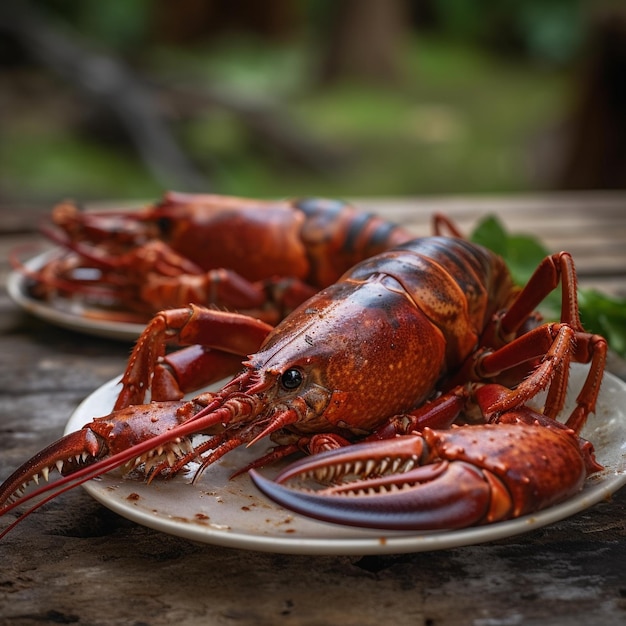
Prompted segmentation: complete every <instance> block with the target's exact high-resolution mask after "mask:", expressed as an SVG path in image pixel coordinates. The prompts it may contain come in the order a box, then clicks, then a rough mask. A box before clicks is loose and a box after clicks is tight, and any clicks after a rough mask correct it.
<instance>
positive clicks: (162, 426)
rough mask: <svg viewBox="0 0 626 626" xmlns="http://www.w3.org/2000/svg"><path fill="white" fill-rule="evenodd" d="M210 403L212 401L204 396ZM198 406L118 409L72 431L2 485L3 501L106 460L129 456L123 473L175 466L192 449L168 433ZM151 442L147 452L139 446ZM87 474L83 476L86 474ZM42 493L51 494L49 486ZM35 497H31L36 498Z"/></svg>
mask: <svg viewBox="0 0 626 626" xmlns="http://www.w3.org/2000/svg"><path fill="white" fill-rule="evenodd" d="M205 398H206V400H207V401H208V400H210V399H211V395H210V394H205ZM195 400H196V401H195V402H194V403H189V402H176V401H173V402H160V403H151V404H146V405H142V406H141V405H140V406H133V407H127V408H125V409H120V410H118V411H114V412H113V413H111V414H110V415H108V416H106V417H101V418H96V419H94V420H93V421H92V422H90V423H89V424H86V425H85V426H84V427H83V428H81V429H80V430H77V431H74V432H72V433H69V434H67V435H65V436H64V437H62V438H61V439H58V440H57V441H55V442H54V443H52V444H50V445H49V446H47V447H46V448H44V449H43V450H41V451H40V452H38V453H37V454H36V455H35V456H34V457H32V458H31V459H30V460H28V461H27V462H26V463H24V464H23V465H22V466H21V467H19V468H18V469H17V470H16V471H15V472H13V474H12V475H11V476H10V477H9V478H8V479H7V480H6V481H5V482H4V483H3V484H2V490H1V491H0V501H2V502H7V503H8V507H7V508H9V507H10V503H12V502H15V503H17V502H18V501H19V500H20V499H21V498H22V497H23V495H24V492H25V490H26V489H27V487H28V486H29V485H30V484H31V483H35V484H36V485H39V481H40V478H43V480H44V481H45V482H47V481H48V477H49V475H50V473H51V472H54V471H55V470H56V471H58V472H59V473H60V474H61V475H62V476H65V477H68V476H73V475H77V476H80V475H82V474H81V471H83V470H88V468H89V467H90V466H92V465H94V464H96V463H98V462H101V461H103V460H105V459H107V458H112V457H114V456H115V458H116V459H118V463H117V464H118V465H119V464H120V463H119V459H120V455H122V456H123V455H124V454H126V456H127V458H126V459H125V461H124V460H123V459H122V463H124V462H125V466H123V470H124V471H125V472H126V473H128V472H129V471H131V470H132V469H133V468H134V467H138V466H139V465H141V466H142V470H143V471H144V472H145V473H146V474H149V473H150V471H151V470H152V469H153V468H157V467H159V468H160V467H162V466H163V464H167V465H168V466H173V465H175V463H176V462H177V461H178V460H180V459H182V458H186V457H187V455H189V454H190V453H192V451H193V448H192V446H191V443H190V441H189V440H188V439H187V438H186V437H176V438H174V439H170V438H168V436H167V433H168V432H169V431H170V430H171V429H172V428H174V427H175V426H177V425H178V424H180V423H181V422H182V421H183V420H184V419H185V418H188V415H189V413H190V412H198V411H200V410H201V409H202V408H204V407H203V405H202V404H200V403H199V401H198V400H199V398H196V399H195ZM159 435H165V436H166V441H164V442H163V443H162V444H161V445H157V446H156V447H155V444H154V442H155V437H158V436H159ZM146 441H149V442H150V443H149V447H148V449H147V450H145V451H142V449H141V447H140V444H141V443H145V442H146ZM82 473H84V472H82ZM42 489H43V490H46V491H47V490H48V488H47V487H46V486H44V487H42ZM35 495H36V492H35V493H32V494H29V496H35Z"/></svg>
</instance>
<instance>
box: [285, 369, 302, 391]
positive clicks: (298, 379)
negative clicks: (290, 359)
mask: <svg viewBox="0 0 626 626" xmlns="http://www.w3.org/2000/svg"><path fill="white" fill-rule="evenodd" d="M280 383H281V385H282V386H283V388H284V389H289V390H293V389H297V388H298V387H299V386H300V385H301V384H302V372H301V371H300V370H299V369H296V368H295V367H291V368H289V369H288V370H285V372H283V375H282V376H281V377H280Z"/></svg>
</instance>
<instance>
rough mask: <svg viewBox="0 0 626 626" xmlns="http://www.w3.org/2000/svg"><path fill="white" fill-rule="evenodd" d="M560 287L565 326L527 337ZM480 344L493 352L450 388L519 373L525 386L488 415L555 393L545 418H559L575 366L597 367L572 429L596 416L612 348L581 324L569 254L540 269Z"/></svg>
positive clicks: (473, 361) (474, 361)
mask: <svg viewBox="0 0 626 626" xmlns="http://www.w3.org/2000/svg"><path fill="white" fill-rule="evenodd" d="M559 283H560V284H561V291H562V295H561V319H560V323H556V324H544V325H541V326H538V327H536V328H533V329H531V330H528V331H526V332H524V331H522V330H521V329H522V328H523V327H524V324H525V323H526V321H527V320H528V319H529V317H531V316H532V312H533V311H534V310H535V309H536V307H537V306H538V305H539V304H540V303H541V302H542V301H543V300H544V299H545V298H546V296H547V295H548V294H549V293H550V292H552V291H553V290H554V289H556V288H557V287H558V285H559ZM520 332H521V334H519V333H520ZM518 334H519V336H516V335H518ZM479 344H480V345H482V346H487V348H486V349H484V350H482V351H480V352H478V353H477V354H473V355H472V356H471V357H470V359H468V360H467V361H466V363H465V364H464V365H463V366H462V367H461V368H460V369H459V370H458V372H456V373H455V375H454V377H453V378H452V379H451V380H450V381H449V382H448V384H449V385H452V386H453V385H458V384H461V383H463V382H465V381H467V380H479V381H480V380H483V381H500V380H502V378H501V375H502V374H503V373H504V374H505V375H506V373H507V372H515V374H514V376H519V380H515V381H514V382H513V384H512V386H516V389H514V390H512V391H511V392H510V394H508V396H507V398H506V399H505V398H501V399H500V401H499V402H498V403H497V404H494V405H493V406H492V407H487V408H486V413H487V414H488V415H491V414H493V415H497V414H499V413H502V412H504V411H507V410H509V409H511V408H513V407H516V406H520V405H521V404H524V403H525V402H526V401H527V400H529V399H530V398H531V397H533V396H534V395H535V394H536V393H537V392H538V391H540V390H542V389H545V388H547V387H549V393H548V398H547V400H546V407H545V409H544V413H545V414H546V415H549V416H550V417H555V416H556V415H557V414H558V413H560V411H561V409H562V408H563V404H564V401H565V394H566V390H567V378H568V373H569V365H570V363H571V362H572V361H573V362H577V363H590V364H591V366H590V368H589V374H588V376H587V379H586V381H585V384H584V386H583V389H582V390H581V392H580V395H579V396H578V398H577V404H576V407H575V408H574V410H573V411H572V414H571V415H570V416H569V418H568V422H567V423H568V426H570V427H571V428H573V429H574V430H575V431H576V432H579V431H580V429H581V428H582V426H583V425H584V423H585V421H586V419H587V416H588V415H589V413H592V412H594V410H595V405H596V400H597V397H598V394H599V392H600V384H601V381H602V375H603V372H604V366H605V362H606V354H607V350H608V348H607V342H606V339H605V338H604V337H602V336H600V335H594V334H591V333H588V332H586V331H585V330H584V328H583V326H582V324H581V322H580V318H579V314H578V300H577V281H576V272H575V269H574V262H573V260H572V257H571V255H570V254H569V253H567V252H560V253H558V254H553V255H551V256H549V257H546V258H545V259H544V260H543V261H542V263H540V265H539V266H538V268H537V270H536V271H535V272H534V274H533V276H532V277H531V278H530V280H529V281H528V283H527V284H526V286H525V287H524V288H523V289H522V290H521V291H520V292H519V293H518V294H517V296H516V297H515V299H514V300H513V302H512V303H511V305H510V306H509V307H508V308H507V309H506V310H505V311H504V312H503V313H501V314H499V315H496V316H495V318H494V320H493V322H492V323H491V324H489V325H488V326H487V328H486V329H485V331H484V332H483V334H482V335H481V339H480V342H479ZM524 364H528V365H529V366H530V367H531V368H532V369H531V371H530V373H528V370H526V371H524V368H522V369H520V366H523V365H524ZM517 372H521V374H517ZM520 380H521V382H520ZM518 383H519V384H518Z"/></svg>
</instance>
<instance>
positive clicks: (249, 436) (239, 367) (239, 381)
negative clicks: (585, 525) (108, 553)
mask: <svg viewBox="0 0 626 626" xmlns="http://www.w3.org/2000/svg"><path fill="white" fill-rule="evenodd" d="M192 200H193V201H192ZM192 200H189V202H190V203H191V204H193V202H198V203H200V204H210V203H211V202H213V197H199V198H197V197H193V198H192ZM168 202H174V203H175V204H176V203H181V202H187V197H184V196H182V197H181V196H178V195H174V196H172V197H171V198H170V199H169V200H167V201H166V202H165V203H164V204H163V206H161V207H157V208H155V209H154V210H153V215H152V217H151V218H150V219H151V220H153V218H154V215H157V216H158V219H157V221H156V226H155V223H153V222H151V224H152V226H151V227H158V228H160V229H161V231H162V233H166V234H167V242H168V245H172V244H173V243H174V242H176V241H177V240H178V239H179V238H182V237H183V236H185V237H186V236H187V234H185V233H184V232H183V231H180V232H179V231H178V230H177V228H178V227H177V226H175V225H172V224H171V223H168V221H167V219H166V218H167V208H168ZM220 202H221V203H222V205H226V206H230V205H229V202H232V204H233V206H235V205H237V206H239V205H240V202H239V201H238V200H232V201H224V200H223V199H220ZM249 204H250V206H252V205H253V204H254V203H252V201H250V203H249ZM247 206H248V203H243V206H241V207H240V208H241V210H242V213H241V215H246V213H245V209H246V207H247ZM319 207H323V210H321V211H320V212H318V209H319ZM344 208H345V207H344V206H343V205H341V204H336V205H333V204H332V203H323V202H322V203H321V204H320V203H319V202H318V203H317V204H316V203H315V202H313V203H310V204H309V203H307V202H305V201H302V202H301V203H300V205H299V209H298V210H299V211H301V215H300V216H299V217H297V218H296V220H297V221H298V224H299V225H298V229H299V232H300V235H299V241H300V243H302V242H303V241H305V240H306V241H308V244H307V245H308V246H309V247H308V248H307V253H306V255H305V256H306V258H307V262H308V263H309V264H310V268H312V269H313V271H314V273H317V275H319V276H321V275H322V274H325V273H326V272H327V271H328V272H330V271H331V270H330V269H329V268H330V267H331V266H332V271H333V272H336V271H338V268H339V266H340V265H342V264H343V262H344V261H345V260H346V258H348V257H349V256H350V255H351V254H354V253H355V251H358V252H356V254H357V256H361V257H362V254H363V245H364V244H363V242H366V247H367V246H375V245H379V244H380V245H382V246H383V248H384V250H383V251H381V252H380V253H379V254H377V255H375V256H373V257H371V258H365V259H363V260H361V261H360V262H359V263H357V264H356V265H355V266H354V267H352V268H351V269H348V270H347V271H346V270H345V269H344V270H342V271H341V276H340V278H339V279H338V280H336V282H334V283H332V284H330V285H328V286H325V287H323V288H322V289H321V290H318V291H317V292H316V293H315V294H314V295H312V296H311V297H310V298H308V299H307V300H306V301H305V302H304V303H302V304H300V305H299V306H297V307H296V308H295V309H294V310H293V311H292V312H291V313H290V314H289V315H288V316H287V317H286V318H285V319H283V320H282V321H281V322H280V323H278V324H277V325H276V326H275V327H274V328H272V327H271V326H270V325H269V324H266V323H264V322H262V321H259V320H258V319H256V318H253V317H250V316H247V315H244V314H241V313H231V312H226V311H218V310H215V309H207V308H204V307H200V306H196V305H191V306H187V307H184V308H175V309H170V310H164V311H162V312H160V313H159V314H158V315H157V316H155V317H154V318H153V320H152V321H151V322H150V324H148V326H147V327H146V330H145V331H144V333H143V334H142V336H141V337H140V339H139V340H138V342H137V344H136V346H135V348H134V350H133V353H132V355H131V357H130V360H129V364H128V367H127V369H126V371H125V373H124V375H123V377H122V391H121V393H120V395H119V397H118V400H117V402H116V405H115V411H114V412H113V413H112V414H111V415H110V416H107V417H105V418H101V419H98V420H95V421H94V423H93V424H92V425H87V426H86V427H85V429H83V431H81V432H80V433H74V434H71V435H68V436H67V437H65V438H63V439H62V440H60V442H58V443H57V444H52V445H51V446H50V447H49V448H47V449H46V450H45V451H43V452H42V453H41V454H39V455H36V457H34V459H32V460H31V461H30V462H27V463H25V464H24V466H22V468H20V469H18V470H17V471H16V472H15V473H14V475H13V476H12V477H11V478H10V479H9V480H8V481H6V482H5V483H4V484H3V485H2V486H0V507H2V506H4V508H3V509H0V511H1V512H3V513H4V512H7V511H9V510H11V509H12V508H13V507H14V506H16V505H17V504H18V503H19V502H23V501H25V500H27V499H28V498H30V497H33V495H32V494H30V495H26V496H25V497H24V498H20V494H21V491H22V487H23V486H24V485H25V484H27V483H29V482H30V481H31V480H33V477H34V475H35V474H45V475H46V476H47V474H48V473H49V471H50V469H51V468H54V467H55V466H58V465H59V464H60V466H61V468H62V469H63V472H64V473H65V474H67V475H66V476H65V477H64V478H62V479H60V481H58V482H57V483H55V484H53V485H49V486H47V487H45V488H42V489H40V490H39V491H37V492H35V495H36V494H42V493H47V490H48V489H53V488H57V489H59V490H64V489H66V488H69V486H72V485H73V484H79V483H80V482H83V481H85V480H87V479H89V478H91V477H93V476H97V475H98V474H101V473H103V472H106V471H109V470H111V469H113V468H115V467H119V466H125V467H134V468H135V470H136V471H137V470H140V469H141V468H144V470H145V471H146V474H147V476H148V477H149V479H152V478H153V477H154V476H156V475H165V476H167V475H171V474H173V473H176V472H177V471H179V470H181V469H182V468H183V467H184V466H185V464H186V463H187V462H189V461H192V460H194V461H197V462H199V463H200V470H199V471H202V469H204V468H205V467H207V466H209V465H210V464H211V463H214V462H215V461H217V460H218V459H219V458H221V457H222V456H223V455H224V454H227V453H228V452H229V451H230V450H232V449H233V448H235V447H237V446H239V445H242V444H245V445H249V444H252V443H254V442H256V441H258V440H260V439H262V438H264V437H270V438H271V439H272V440H273V441H274V442H275V443H276V444H277V445H276V447H274V448H273V449H271V450H270V451H268V453H267V454H266V455H265V456H263V457H262V458H261V459H259V460H258V461H257V462H256V463H254V464H253V465H252V467H253V468H255V467H256V468H258V467H261V466H263V465H264V464H266V463H269V462H271V461H274V460H277V459H280V458H283V457H286V456H287V455H290V454H292V453H294V452H297V451H304V452H306V453H309V454H312V455H313V456H312V457H311V458H310V459H306V460H305V461H303V462H302V464H301V465H297V466H294V468H287V469H286V470H285V473H283V474H281V476H280V477H279V481H281V482H284V483H287V482H288V480H289V479H291V478H293V477H296V478H297V477H299V476H301V475H306V476H307V477H311V476H313V477H316V478H320V479H322V480H323V481H325V482H327V483H328V482H330V483H331V484H330V486H328V485H327V487H326V488H325V489H322V491H321V492H318V493H316V494H307V493H302V492H300V491H299V488H298V487H296V488H295V489H291V488H288V487H287V486H285V485H282V484H281V485H279V484H273V483H272V484H270V483H268V482H267V481H266V480H264V479H263V478H262V477H261V476H260V475H259V474H255V473H253V474H252V476H253V478H254V480H255V483H256V484H257V485H258V486H259V488H260V489H261V490H262V491H264V492H265V493H266V494H267V495H269V497H272V498H275V499H276V500H278V501H279V502H281V503H283V504H284V505H285V506H288V507H293V508H295V509H296V510H298V511H301V512H303V513H305V514H310V515H314V516H315V515H317V516H318V517H322V518H323V519H331V520H334V521H339V522H343V523H356V524H360V525H373V526H378V525H380V524H382V525H383V527H386V528H395V527H406V525H407V524H409V525H410V524H413V525H414V526H413V527H415V528H441V527H446V528H447V527H454V528H457V527H461V526H464V525H468V524H480V523H488V522H491V521H496V520H500V519H507V518H509V517H515V516H519V515H522V514H524V513H526V512H529V511H533V510H538V509H540V508H542V507H545V506H549V505H550V504H552V503H554V502H556V501H558V500H559V499H563V498H565V497H569V496H570V495H571V494H572V493H574V492H576V491H577V490H579V489H580V488H581V485H582V483H583V481H584V479H585V477H586V476H587V475H588V474H590V473H592V472H594V471H597V469H598V468H599V466H598V465H597V463H595V461H593V455H592V451H591V446H590V444H588V443H585V442H581V441H580V440H579V438H578V433H580V430H581V428H582V426H583V425H584V423H585V421H586V419H587V416H588V415H589V414H590V413H592V412H593V411H594V410H595V403H596V399H597V397H598V393H599V389H600V384H601V380H602V375H603V371H604V365H605V359H606V351H607V346H606V341H605V340H604V338H602V337H600V336H597V335H592V334H589V333H587V332H585V330H584V329H583V327H582V325H581V323H580V320H579V318H578V308H577V300H576V274H575V270H574V265H573V261H572V259H571V257H570V255H569V254H567V253H559V254H554V255H551V256H549V257H547V258H546V259H545V260H544V261H543V262H542V263H541V264H540V265H539V267H538V268H537V271H536V272H535V274H534V275H533V277H532V278H531V279H530V281H529V282H528V284H527V285H526V286H525V287H523V288H521V289H519V288H517V287H515V286H514V285H513V282H512V280H511V277H510V275H509V273H508V271H507V269H506V266H505V264H504V261H503V260H502V259H501V258H500V257H499V256H497V255H496V254H494V253H492V252H490V251H488V250H486V249H484V248H482V247H480V246H477V245H474V244H471V243H469V242H467V241H465V240H463V239H462V238H460V237H458V236H453V237H443V236H440V235H439V236H435V237H424V238H419V239H414V240H411V241H405V240H404V235H405V234H404V233H403V232H402V231H396V230H394V229H393V227H391V226H389V225H384V224H383V223H382V221H380V220H379V221H376V220H375V219H372V218H371V217H370V216H360V215H358V214H356V213H354V214H353V213H352V210H350V211H348V212H346V211H345V210H344ZM160 210H162V211H163V213H159V211H160ZM273 211H274V209H272V208H270V209H269V213H268V215H269V214H272V213H273ZM346 216H348V218H349V219H348V218H346ZM331 217H332V218H333V219H331ZM122 218H123V216H122ZM122 218H120V219H122ZM108 219H113V220H115V219H117V218H116V217H114V216H113V217H111V216H109V217H108ZM242 219H243V221H244V222H245V224H244V225H242V227H241V229H240V234H242V236H243V233H244V232H245V231H246V228H248V227H250V229H251V231H250V232H253V230H254V226H253V225H250V224H249V223H248V218H247V217H246V218H245V219H244V218H242ZM329 219H330V221H331V223H330V224H325V220H329ZM346 219H347V221H345V220H346ZM250 220H251V221H253V220H252V219H251V218H250ZM146 221H149V220H147V219H146ZM153 221H154V220H153ZM78 223H79V226H80V228H84V227H85V224H89V226H90V227H94V228H95V230H96V231H97V230H98V228H97V227H96V226H98V225H99V223H98V221H97V220H96V221H95V222H92V223H89V221H88V220H87V221H86V222H85V224H83V223H81V222H80V220H79V221H78ZM337 224H339V227H338V228H335V227H336V226H337ZM347 225H348V226H347ZM100 226H101V224H100ZM135 226H137V225H136V224H135ZM244 226H245V227H244ZM76 228H79V227H78V226H76ZM318 229H319V232H318ZM66 230H67V232H68V233H69V235H68V237H70V236H71V234H72V233H73V232H74V230H75V227H74V226H73V225H72V224H71V223H70V225H68V226H67V227H66ZM131 230H132V229H131ZM138 230H140V229H139V227H138V226H137V227H136V228H135V229H134V231H133V234H134V235H136V232H135V231H138ZM338 233H343V234H342V235H341V236H340V235H339V234H338ZM453 234H456V233H455V232H454V231H453ZM395 237H398V238H399V239H401V240H402V241H401V242H400V245H398V246H396V247H395V248H391V249H388V246H389V242H390V241H391V239H393V238H395ZM122 239H123V238H122ZM313 240H316V241H318V242H322V243H323V245H322V243H320V246H321V247H320V250H323V249H325V250H327V251H328V250H334V249H335V248H338V249H341V250H343V252H341V251H339V252H338V253H337V255H338V256H339V257H341V255H342V254H344V253H345V254H344V258H343V261H342V262H341V263H339V264H338V265H336V264H335V263H334V261H333V262H332V263H327V262H326V260H325V254H326V253H325V254H321V253H319V250H318V251H317V252H315V250H316V248H315V246H314V245H312V244H311V242H312V241H313ZM340 240H341V243H339V242H340ZM119 241H120V240H119V239H118V243H116V244H115V245H118V244H119V245H122V244H120V243H119ZM329 242H330V243H329ZM381 242H384V243H381ZM72 245H73V246H74V247H75V248H77V249H79V248H82V244H81V243H76V244H72ZM285 245H287V244H285ZM329 245H330V248H329V247H328V246H329ZM324 246H326V247H324ZM252 247H254V246H252ZM200 261H201V259H200V258H195V259H194V261H193V263H194V264H195V263H199V262H200ZM329 275H330V274H329ZM559 284H560V285H561V287H562V313H561V319H560V321H559V322H556V323H551V324H540V319H539V317H538V315H537V314H536V313H535V311H534V308H535V306H536V305H537V303H538V302H540V301H541V300H542V299H543V298H544V297H545V296H546V295H547V294H548V293H550V292H551V291H552V290H554V289H556V288H557V287H558V286H559ZM170 341H178V343H179V344H183V345H186V346H187V347H186V348H184V349H183V350H180V351H174V352H170V353H168V354H166V350H165V346H166V344H167V343H168V342H170ZM198 344H200V345H198ZM571 362H581V363H588V364H589V373H588V375H587V377H586V379H585V381H584V383H583V386H582V389H581V391H580V393H579V395H578V397H577V399H576V405H575V407H574V409H573V410H572V412H571V414H570V415H569V416H567V417H566V420H565V425H564V426H562V425H557V422H556V417H557V416H558V415H559V414H560V412H561V411H562V409H563V406H564V400H565V392H566V389H567V382H568V373H569V368H570V363H571ZM227 373H231V374H234V378H232V379H231V380H230V381H229V382H228V383H226V384H225V385H224V386H223V387H222V388H221V389H220V390H219V391H217V392H214V393H204V394H200V395H198V396H197V397H196V398H194V399H192V400H189V401H186V402H185V401H183V400H182V399H181V398H182V397H183V395H184V394H185V393H188V392H190V391H192V390H193V389H197V388H199V387H200V386H202V385H204V384H208V383H209V382H211V381H214V380H215V379H216V378H218V377H220V376H224V375H226V374H227ZM541 390H547V396H546V401H545V406H544V408H543V411H542V413H538V412H536V411H534V410H531V409H529V408H528V406H527V403H528V401H529V400H531V399H532V398H533V397H534V396H535V395H537V394H538V393H539V391H541ZM149 397H150V398H151V399H152V404H146V403H147V402H148V400H149ZM172 401H175V403H174V404H162V403H167V402H172ZM146 407H152V408H146ZM134 414H136V416H137V417H136V420H135V418H134V417H133V415H134ZM146 414H150V415H152V417H153V424H152V426H151V428H152V427H153V430H151V431H150V432H147V431H146V430H145V429H144V424H145V420H143V418H142V415H144V416H145V415H146ZM457 422H461V423H466V422H471V424H470V425H467V426H462V427H459V428H455V427H453V428H452V429H450V427H451V426H453V424H455V423H457ZM102 425H106V428H110V429H111V430H110V433H114V435H115V436H114V441H113V440H111V441H109V439H111V434H106V433H105V434H104V440H103V441H101V440H100V439H99V437H101V434H100V430H99V429H100V428H101V427H102ZM90 431H93V433H92V434H90ZM126 431H128V433H127V434H125V432H126ZM195 434H203V435H206V436H207V437H208V439H206V440H205V441H203V442H201V443H199V444H196V445H194V444H193V443H192V442H191V441H188V438H193V436H194V435H195ZM396 435H402V437H400V438H396ZM362 439H368V442H366V443H363V444H359V443H357V444H356V445H351V444H354V443H355V442H358V441H360V440H362ZM94 442H95V443H94ZM398 442H402V443H398ZM398 446H400V447H402V450H403V451H402V452H401V453H399V452H398ZM154 450H156V451H157V453H156V457H155V455H154V453H153V451H154ZM320 452H321V453H322V454H317V453H320ZM77 455H78V457H79V458H81V459H83V455H84V456H85V458H84V459H83V460H82V461H81V463H79V464H78V465H74V466H72V465H71V464H70V463H69V462H68V459H70V458H76V456H77ZM529 457H532V458H531V459H530V461H529ZM150 459H151V460H150ZM245 469H249V468H242V469H241V470H240V471H245ZM346 473H349V474H350V476H349V477H346ZM344 479H346V480H345V481H344ZM344 482H345V483H346V484H345V485H344V484H343V483H344ZM334 483H337V484H334ZM362 492H367V493H368V494H370V492H371V494H377V495H367V496H363V495H362ZM384 492H389V493H384ZM396 492H397V493H396ZM355 494H356V495H355ZM320 511H321V513H320ZM346 511H347V512H348V513H346ZM407 511H408V512H409V513H410V515H408V514H407ZM381 520H383V521H381ZM407 520H409V521H407Z"/></svg>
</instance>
